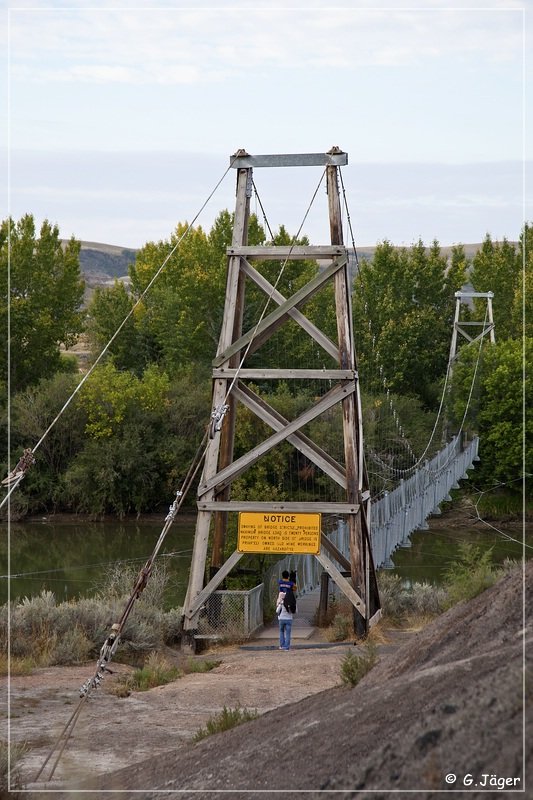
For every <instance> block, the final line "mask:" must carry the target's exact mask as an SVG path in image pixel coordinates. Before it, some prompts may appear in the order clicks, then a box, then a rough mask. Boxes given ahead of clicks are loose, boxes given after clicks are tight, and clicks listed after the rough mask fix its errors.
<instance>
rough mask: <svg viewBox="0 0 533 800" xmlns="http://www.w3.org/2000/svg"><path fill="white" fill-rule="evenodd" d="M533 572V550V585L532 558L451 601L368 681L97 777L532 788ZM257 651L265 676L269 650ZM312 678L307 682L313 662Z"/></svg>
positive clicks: (134, 785)
mask: <svg viewBox="0 0 533 800" xmlns="http://www.w3.org/2000/svg"><path fill="white" fill-rule="evenodd" d="M532 577H533V561H530V562H529V563H528V564H527V566H526V569H525V584H524V581H523V575H522V569H521V568H519V569H516V570H514V571H513V572H512V573H509V574H508V575H506V576H505V577H504V578H503V579H502V580H501V581H500V582H499V583H498V584H496V585H495V586H493V587H492V588H491V589H489V590H487V591H486V592H484V593H483V594H481V595H479V596H478V597H476V598H475V599H474V600H472V601H471V602H469V603H461V604H459V605H457V606H455V607H454V608H452V609H450V610H449V611H448V612H447V613H446V614H444V615H442V616H441V617H439V618H438V619H436V620H435V621H434V622H432V623H431V624H429V625H428V626H427V627H426V628H424V629H423V630H422V631H420V632H418V633H417V634H415V635H414V636H413V637H412V638H411V639H410V640H409V641H408V642H407V643H406V644H404V645H402V646H401V648H400V649H398V650H396V651H395V652H394V653H393V654H391V655H388V656H384V657H383V658H382V659H381V660H380V662H379V663H378V665H377V666H376V667H375V668H374V669H373V670H372V671H371V672H370V673H369V674H368V675H367V676H366V677H365V678H364V679H363V680H362V681H361V682H360V683H359V684H358V685H357V686H356V687H355V688H348V687H346V686H337V687H335V688H332V689H327V690H326V691H322V692H320V693H318V694H314V695H312V696H311V697H305V698H304V699H301V700H299V701H298V702H296V703H293V704H291V705H285V706H284V707H281V708H276V709H274V710H272V711H269V712H268V713H265V714H263V716H261V717H260V718H259V719H257V720H254V721H252V722H248V723H246V724H245V725H243V726H240V727H238V728H234V729H233V730H230V731H228V732H226V733H223V734H217V735H216V736H211V737H209V738H208V739H205V740H203V741H201V742H199V743H198V744H195V745H193V744H191V743H190V742H187V743H180V742H178V741H174V742H173V741H172V740H171V737H170V736H169V739H168V751H167V752H165V753H160V754H159V755H154V756H153V757H152V758H150V759H148V760H145V761H141V762H137V763H132V764H131V765H130V766H128V767H127V768H126V769H119V770H116V771H114V772H113V773H112V774H107V775H102V776H101V777H100V778H98V779H97V780H95V781H94V782H92V783H91V784H90V786H91V789H93V790H94V789H97V790H99V791H100V793H101V796H103V797H112V795H111V794H108V793H107V792H106V790H119V789H120V790H121V796H122V797H123V798H132V799H133V798H135V797H138V796H139V794H138V792H139V790H141V791H142V797H143V798H146V799H147V800H148V799H149V798H154V800H155V798H157V797H159V796H160V794H159V792H161V791H164V792H166V793H168V794H167V795H166V796H175V797H176V798H178V797H181V798H183V797H191V798H193V797H194V798H195V800H204V798H205V800H207V799H208V798H209V800H222V799H223V798H227V797H229V796H231V792H232V791H233V792H235V793H236V792H237V791H238V793H239V794H238V797H239V798H244V799H246V798H253V797H260V796H262V797H269V796H272V797H275V796H277V795H276V794H275V793H276V792H280V791H284V792H289V793H290V791H291V790H293V791H294V790H300V791H301V790H305V797H308V798H313V799H314V798H316V800H325V799H327V800H333V798H338V797H340V796H343V797H354V796H356V795H355V793H356V792H357V796H358V797H367V796H368V797H373V798H379V797H381V798H386V797H389V796H390V794H389V793H390V792H391V791H393V790H409V791H410V795H411V797H414V798H418V797H421V798H422V797H423V798H426V800H430V799H431V798H437V796H438V792H440V791H442V790H445V789H452V790H454V791H455V793H456V796H457V793H459V796H464V797H466V796H468V798H481V796H482V795H483V794H486V793H487V791H492V792H495V796H496V795H497V796H501V793H502V790H503V789H507V790H509V789H514V790H515V791H516V790H524V789H525V788H526V787H525V786H524V780H525V765H526V763H527V764H529V765H530V763H531V742H528V740H527V739H525V741H526V743H527V744H526V750H525V752H524V750H523V743H524V739H523V733H524V724H525V723H527V722H529V721H530V716H531V688H529V691H528V692H526V694H524V692H523V672H524V670H523V667H524V653H526V654H528V650H530V648H531V643H532V640H533V636H532V630H531V611H532V605H533V601H532V594H531V579H532ZM524 589H525V592H524V591H523V590H524ZM524 621H525V624H524ZM524 642H525V645H526V647H525V648H524ZM296 655H297V652H295V653H294V654H293V653H292V652H291V653H270V656H271V658H270V670H271V671H274V674H273V675H272V674H271V673H270V674H269V677H268V681H266V683H267V684H268V686H270V685H271V680H272V679H274V680H278V681H280V683H283V675H284V672H285V671H287V670H291V671H293V670H296V669H298V662H297V661H296V660H295V661H294V663H291V659H293V657H294V656H296ZM528 655H529V654H528ZM249 658H250V659H254V658H255V655H254V654H253V653H252V654H250V656H249ZM315 658H317V659H318V658H319V657H318V656H315ZM254 663H256V664H257V681H258V682H260V681H261V679H262V675H261V669H262V661H261V658H260V656H258V657H257V661H256V662H254ZM216 671H217V670H214V673H216ZM300 680H301V681H302V683H305V682H306V680H307V676H306V674H305V673H302V674H301V675H300ZM160 688H161V689H162V690H163V689H165V688H166V687H160ZM524 703H525V705H524ZM175 713H176V715H179V714H180V708H179V706H178V707H176V709H175ZM138 735H139V737H142V736H143V725H142V721H141V720H139V726H138ZM95 736H97V731H95ZM102 746H105V745H102ZM447 776H448V777H447ZM450 776H451V777H450ZM453 776H455V777H453ZM502 781H503V783H501V782H502ZM83 786H84V788H89V785H88V784H84V785H83ZM77 788H78V789H79V788H80V787H79V786H78V787H77ZM328 790H330V791H328ZM228 791H229V792H230V794H227V792H228ZM258 791H261V792H263V793H264V794H262V795H258V794H257V792H258ZM367 791H368V792H369V794H368V795H367V794H366V792H367ZM173 792H181V794H177V793H176V794H175V795H174V794H173ZM333 792H335V794H334V793H333ZM336 792H342V795H341V794H336ZM344 792H346V793H347V794H346V795H345V794H344ZM370 792H372V794H370ZM189 793H190V794H189ZM84 795H85V792H83V791H82V792H77V793H76V795H75V796H76V797H77V798H79V797H80V796H81V797H83V796H84ZM65 796H66V795H65ZM236 796H237V795H236ZM87 797H89V795H87Z"/></svg>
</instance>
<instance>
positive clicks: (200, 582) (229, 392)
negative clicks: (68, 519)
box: [184, 147, 381, 645]
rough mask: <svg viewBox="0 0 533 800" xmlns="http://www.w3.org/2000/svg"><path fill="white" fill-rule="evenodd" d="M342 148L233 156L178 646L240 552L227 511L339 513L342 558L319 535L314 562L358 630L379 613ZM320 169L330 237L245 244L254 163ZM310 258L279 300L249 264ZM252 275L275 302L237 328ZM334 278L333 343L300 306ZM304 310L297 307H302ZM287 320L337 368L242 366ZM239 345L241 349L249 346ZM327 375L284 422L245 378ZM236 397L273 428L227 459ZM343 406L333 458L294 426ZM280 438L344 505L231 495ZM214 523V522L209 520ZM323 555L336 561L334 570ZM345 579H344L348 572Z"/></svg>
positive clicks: (364, 628)
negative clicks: (207, 418) (206, 434)
mask: <svg viewBox="0 0 533 800" xmlns="http://www.w3.org/2000/svg"><path fill="white" fill-rule="evenodd" d="M347 162H348V156H347V154H346V153H344V152H342V151H341V150H339V148H337V147H334V148H332V149H331V150H330V151H329V152H328V153H312V154H299V155H255V156H252V155H249V154H248V153H246V152H245V151H243V150H240V151H238V152H237V153H236V154H235V155H234V156H232V157H231V161H230V163H231V166H232V167H233V168H235V170H236V173H237V189H236V207H235V217H234V228H233V238H232V245H231V247H230V248H228V251H227V256H228V269H227V284H226V297H225V307H224V318H223V322H222V330H221V333H220V340H219V345H218V350H217V355H216V358H215V359H214V362H213V374H212V377H213V421H212V427H211V438H210V439H209V442H208V447H207V451H206V457H205V462H204V469H203V474H202V477H201V479H200V483H199V488H198V517H197V524H196V534H195V540H194V547H193V557H192V563H191V570H190V577H189V585H188V589H187V596H186V598H185V605H184V633H185V636H184V643H185V644H186V645H187V644H191V641H192V639H193V638H194V633H195V631H196V629H197V627H198V615H199V612H200V609H201V608H202V605H203V604H204V603H205V602H206V600H207V598H208V597H209V596H210V594H211V593H212V592H213V591H214V590H215V589H216V588H217V587H218V586H219V585H220V583H221V582H222V581H223V580H224V579H225V578H226V576H227V575H228V574H229V573H230V572H231V570H232V569H233V568H234V567H235V565H236V564H237V562H238V561H239V559H240V558H241V557H242V555H243V553H242V552H239V551H238V550H235V551H234V552H233V553H232V554H231V555H230V556H229V558H227V559H226V560H225V561H224V543H225V532H226V526H227V520H228V514H230V513H232V512H233V513H234V512H240V511H251V510H253V511H257V512H280V511H283V512H294V513H309V512H317V511H319V512H321V513H327V514H338V515H339V516H344V517H345V518H346V519H347V524H348V529H349V536H350V560H349V562H348V560H347V559H346V558H344V556H343V555H342V554H341V553H339V552H338V551H337V549H336V548H335V547H334V546H333V544H332V543H331V542H330V541H329V539H328V538H327V537H326V536H325V535H324V534H323V533H322V534H321V539H320V551H319V553H318V554H316V558H317V559H318V560H319V562H320V563H321V564H322V566H323V567H324V570H325V571H326V572H327V573H328V574H329V576H330V577H331V578H332V579H333V580H334V581H335V583H336V584H337V586H338V587H339V589H340V590H341V591H342V592H343V593H344V595H345V596H346V597H347V598H348V599H349V600H350V602H351V604H352V606H353V609H354V623H355V629H356V633H357V634H358V635H359V636H364V635H366V633H367V632H368V629H369V627H370V626H371V625H372V624H373V623H374V622H375V621H377V619H379V616H380V613H381V612H380V608H379V596H378V592H377V584H376V579H375V572H374V565H373V560H372V552H371V547H370V530H369V525H370V519H369V518H370V492H369V488H368V480H367V475H366V468H365V463H364V458H363V428H362V419H361V399H360V392H359V382H358V375H357V363H356V353H355V346H354V335H353V323H352V309H351V288H352V287H351V280H350V272H349V263H348V252H347V249H346V248H345V246H344V244H343V234H342V225H341V204H340V197H339V181H338V168H339V167H340V166H342V165H344V164H347ZM313 165H315V166H323V167H325V170H326V181H327V194H328V209H329V223H330V238H331V243H330V244H329V245H324V246H309V247H302V246H292V247H279V246H277V247H275V246H268V247H249V246H248V245H247V242H248V220H249V215H250V198H251V194H252V191H251V189H252V173H253V170H254V169H255V168H263V167H284V166H291V167H294V166H313ZM288 258H290V259H300V260H302V259H307V260H309V259H313V260H315V259H316V260H320V262H321V264H322V265H323V264H324V263H326V264H327V266H325V267H323V268H322V269H319V268H318V265H317V273H316V275H315V277H313V278H312V280H310V281H309V282H308V283H307V284H306V285H305V286H304V287H302V288H301V289H299V290H298V291H296V292H295V293H294V294H293V295H292V296H290V297H284V296H283V295H282V294H281V293H280V292H279V291H278V290H277V289H276V288H275V287H274V286H272V285H271V284H270V282H269V281H268V280H267V279H266V278H265V277H264V276H262V275H261V274H260V272H259V271H258V270H257V269H255V268H254V265H253V264H254V261H264V260H267V259H274V260H279V261H282V262H283V260H284V259H288ZM247 281H252V282H253V283H254V284H255V285H256V286H258V287H259V288H260V289H261V290H262V291H263V292H265V294H266V296H267V297H270V298H271V301H272V302H273V304H274V305H276V306H277V307H276V308H275V309H274V310H272V311H270V313H267V314H266V315H265V317H264V318H263V319H262V321H261V322H260V323H259V324H258V325H257V326H255V327H254V328H253V329H251V330H248V331H244V332H243V312H244V305H245V284H246V282H247ZM331 282H333V284H334V295H335V308H336V319H337V341H336V342H335V341H332V340H331V339H330V338H329V337H328V336H327V335H326V334H325V333H324V332H323V331H322V330H320V328H319V327H318V326H317V325H315V324H314V323H313V322H311V320H309V319H308V318H307V317H306V316H305V314H304V313H303V312H302V310H301V309H302V308H304V307H305V303H306V301H307V300H309V299H310V298H311V297H312V296H313V295H314V294H315V293H316V292H317V291H320V290H321V289H322V288H323V287H324V286H326V285H328V284H331ZM304 310H305V309H304ZM288 320H292V321H293V322H296V323H297V324H298V325H300V326H301V328H302V329H303V330H304V331H305V332H306V333H307V334H308V335H309V336H311V337H312V338H313V339H314V342H315V343H316V344H318V345H319V347H320V348H322V350H324V351H325V352H326V353H328V354H329V355H330V356H331V357H332V358H333V359H334V360H335V362H336V365H337V367H336V368H335V369H324V368H322V366H321V365H320V362H319V363H318V364H317V368H316V369H301V368H297V367H296V365H295V366H294V368H291V369H259V368H257V369H250V368H246V367H245V366H243V364H241V361H242V356H243V354H244V353H245V352H250V353H251V352H255V351H257V350H258V349H259V348H260V347H261V346H262V345H263V344H264V343H265V342H266V341H267V340H268V339H269V338H270V337H271V336H272V335H273V334H274V333H275V332H277V331H278V330H279V329H280V328H281V327H282V326H283V325H284V324H285V323H286V322H287V321H288ZM246 348H249V350H248V351H247V350H246ZM249 379H255V380H260V381H263V382H264V381H268V380H280V379H282V380H284V381H291V380H298V379H299V380H302V379H312V380H325V381H327V382H328V384H327V386H328V387H329V386H331V388H329V389H328V391H327V392H326V393H325V394H323V395H322V396H321V397H320V399H319V400H318V401H317V402H315V403H314V405H313V406H312V407H310V408H309V409H307V410H306V411H305V412H303V413H302V414H301V415H300V416H298V417H297V418H296V419H295V420H293V421H291V422H289V421H288V420H286V419H285V418H283V417H282V415H280V414H279V413H278V412H277V411H276V410H275V409H274V408H273V407H272V406H271V405H270V404H269V403H267V402H266V401H265V399H264V398H261V397H259V395H258V394H256V393H255V392H254V391H253V390H252V389H251V388H250V386H248V385H246V383H245V381H246V380H249ZM239 403H243V404H244V405H245V406H246V407H247V408H248V409H249V410H250V411H251V412H252V413H253V414H254V415H255V416H257V418H258V419H259V420H261V421H262V422H263V423H266V424H267V425H268V426H269V427H270V428H272V430H273V433H272V435H271V436H269V437H268V438H267V439H266V440H265V441H263V442H262V443H261V444H260V445H258V446H256V447H254V448H252V449H251V450H250V451H249V452H247V453H245V454H244V455H242V456H240V457H239V458H237V459H234V436H235V420H236V411H237V404H239ZM338 404H340V405H341V406H342V420H343V423H342V424H343V437H344V464H341V463H339V462H338V461H337V460H336V459H334V458H333V457H332V456H331V455H330V454H329V453H327V452H326V451H325V450H324V449H323V448H322V447H320V446H319V445H318V444H317V443H315V442H314V441H312V439H311V438H310V437H309V436H307V435H305V434H304V433H303V432H302V430H301V429H302V427H303V426H305V425H307V423H309V422H310V421H312V420H314V419H317V418H318V417H320V415H323V414H325V413H327V412H328V410H329V409H331V408H332V407H333V406H335V405H338ZM281 442H289V443H290V444H291V445H292V446H293V447H295V448H297V449H298V450H299V451H300V452H301V453H303V454H305V456H306V457H307V458H308V459H309V460H310V461H311V462H313V464H314V465H316V467H318V469H319V470H322V471H323V472H324V473H325V474H326V475H327V476H328V477H329V478H331V479H332V480H333V481H335V482H336V483H337V484H338V485H339V486H341V487H342V490H343V493H342V494H343V497H344V502H335V503H323V502H253V501H246V502H239V501H236V500H232V499H231V484H232V482H233V481H234V480H235V479H236V478H237V477H238V476H240V475H241V474H242V473H243V472H244V471H246V470H247V469H249V468H250V467H251V466H252V465H253V464H255V463H256V462H257V461H258V460H259V459H260V458H261V456H262V455H264V454H265V453H266V452H268V451H269V450H270V449H271V448H273V447H275V446H276V445H278V444H279V443H281ZM212 523H213V525H212ZM212 527H213V545H212V558H211V571H210V579H209V580H208V582H207V585H205V577H206V558H207V552H208V542H209V536H210V531H211V529H212ZM330 556H333V558H335V560H336V561H337V562H338V563H340V564H341V566H342V570H341V571H340V570H339V569H338V568H337V567H336V566H335V564H334V563H333V562H332V560H331V558H330ZM347 575H348V576H350V577H351V580H348V579H347V577H346V576H347Z"/></svg>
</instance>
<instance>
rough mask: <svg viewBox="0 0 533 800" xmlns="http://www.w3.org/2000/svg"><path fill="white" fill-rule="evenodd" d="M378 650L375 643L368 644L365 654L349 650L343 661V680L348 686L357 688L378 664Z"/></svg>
mask: <svg viewBox="0 0 533 800" xmlns="http://www.w3.org/2000/svg"><path fill="white" fill-rule="evenodd" d="M377 659H378V656H377V649H376V645H375V644H374V643H373V642H368V644H367V645H366V646H365V648H364V650H363V652H359V653H357V654H356V653H355V652H354V651H353V650H349V651H348V652H347V653H346V655H345V656H344V657H343V659H342V661H341V679H342V682H343V683H346V684H347V685H348V686H357V684H358V683H359V681H361V680H362V679H363V678H364V677H365V675H366V674H367V673H368V672H370V670H371V669H372V667H374V666H375V664H376V662H377Z"/></svg>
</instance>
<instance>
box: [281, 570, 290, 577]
mask: <svg viewBox="0 0 533 800" xmlns="http://www.w3.org/2000/svg"><path fill="white" fill-rule="evenodd" d="M281 577H282V578H288V577H289V573H288V572H287V570H286V569H284V570H283V572H282V573H281Z"/></svg>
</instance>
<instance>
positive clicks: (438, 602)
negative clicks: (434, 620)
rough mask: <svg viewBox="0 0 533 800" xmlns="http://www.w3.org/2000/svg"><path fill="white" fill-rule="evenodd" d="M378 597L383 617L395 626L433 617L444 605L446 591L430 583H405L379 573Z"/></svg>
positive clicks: (389, 575) (393, 576) (397, 578)
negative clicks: (411, 620)
mask: <svg viewBox="0 0 533 800" xmlns="http://www.w3.org/2000/svg"><path fill="white" fill-rule="evenodd" d="M378 582H379V596H380V600H381V608H382V611H383V614H384V616H385V617H386V618H387V619H388V620H391V621H392V622H395V623H397V624H407V623H408V622H409V620H410V619H412V618H420V617H423V618H428V617H435V616H437V615H438V614H440V613H441V612H442V611H443V609H444V607H445V605H446V590H445V589H444V588H443V587H442V586H435V585H434V584H432V583H427V582H423V583H418V582H416V583H411V584H410V585H406V583H405V582H404V581H403V580H402V579H401V578H400V576H399V575H395V574H394V573H391V572H387V571H386V570H381V571H380V572H379V581H378Z"/></svg>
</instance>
